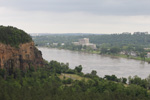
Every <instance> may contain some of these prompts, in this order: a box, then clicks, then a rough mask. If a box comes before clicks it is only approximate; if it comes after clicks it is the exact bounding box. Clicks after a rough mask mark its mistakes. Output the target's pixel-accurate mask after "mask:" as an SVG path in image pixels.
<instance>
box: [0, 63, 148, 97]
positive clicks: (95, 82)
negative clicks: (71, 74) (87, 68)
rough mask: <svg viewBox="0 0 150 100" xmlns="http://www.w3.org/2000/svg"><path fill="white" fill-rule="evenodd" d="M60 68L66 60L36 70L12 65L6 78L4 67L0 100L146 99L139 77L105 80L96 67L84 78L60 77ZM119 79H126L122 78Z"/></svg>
mask: <svg viewBox="0 0 150 100" xmlns="http://www.w3.org/2000/svg"><path fill="white" fill-rule="evenodd" d="M55 66H56V67H55ZM78 67H79V68H80V67H81V66H78ZM78 67H77V68H78ZM60 69H62V70H63V71H67V70H69V68H68V64H63V63H59V62H57V61H51V62H49V64H47V65H46V66H45V67H42V68H37V69H36V70H33V69H28V70H27V71H26V72H23V71H21V70H19V69H16V70H15V71H14V73H12V74H11V75H7V78H6V79H5V78H3V76H4V75H5V74H4V73H5V71H4V70H0V100H70V99H71V100H150V93H149V92H148V90H147V89H146V88H144V87H143V85H140V84H141V82H140V81H141V79H140V78H139V77H135V78H134V79H132V78H131V79H132V80H134V81H135V82H134V81H132V84H131V85H130V84H129V85H127V86H125V85H124V84H123V83H118V82H114V81H116V80H117V79H118V78H117V77H116V76H115V75H112V76H107V78H108V79H109V80H105V79H103V78H100V77H98V76H97V75H96V71H92V72H91V73H90V75H91V76H92V77H91V78H89V79H88V80H87V81H85V80H84V79H83V80H80V81H79V80H73V79H71V78H68V79H62V80H61V79H60V78H59V77H58V76H59V75H58V73H57V70H59V71H61V70H60ZM73 71H74V70H73ZM79 72H80V71H79ZM110 80H113V81H110ZM122 80H124V81H123V82H124V83H126V79H122ZM147 81H149V78H148V79H147ZM139 83H140V84H139Z"/></svg>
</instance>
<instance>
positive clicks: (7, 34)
mask: <svg viewBox="0 0 150 100" xmlns="http://www.w3.org/2000/svg"><path fill="white" fill-rule="evenodd" d="M31 41H32V38H31V36H30V35H28V34H27V33H26V32H24V31H23V30H20V29H17V28H15V27H12V26H7V27H6V26H0V42H1V43H4V44H7V45H11V46H13V47H18V45H19V44H21V43H27V42H31Z"/></svg>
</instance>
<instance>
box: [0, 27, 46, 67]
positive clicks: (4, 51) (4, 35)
mask: <svg viewBox="0 0 150 100" xmlns="http://www.w3.org/2000/svg"><path fill="white" fill-rule="evenodd" d="M11 41H12V42H13V43H12V42H11ZM43 64H44V61H43V58H42V54H41V52H40V51H39V50H38V49H37V48H36V47H35V46H34V42H33V41H32V39H31V37H30V36H29V35H27V34H26V33H25V32H23V31H21V30H19V29H17V28H13V27H4V26H1V27H0V68H1V69H6V70H9V69H11V70H13V69H16V68H19V69H21V70H25V69H27V68H30V67H31V66H33V67H34V68H37V67H38V66H39V67H41V66H43Z"/></svg>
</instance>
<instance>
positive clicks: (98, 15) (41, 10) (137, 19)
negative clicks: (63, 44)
mask: <svg viewBox="0 0 150 100" xmlns="http://www.w3.org/2000/svg"><path fill="white" fill-rule="evenodd" d="M0 25H5V26H8V25H10V26H15V27H18V28H20V29H23V30H25V31H26V32H28V33H122V32H135V31H144V32H145V31H148V32H150V0H0Z"/></svg>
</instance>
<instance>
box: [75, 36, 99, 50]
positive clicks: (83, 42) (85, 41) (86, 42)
mask: <svg viewBox="0 0 150 100" xmlns="http://www.w3.org/2000/svg"><path fill="white" fill-rule="evenodd" d="M72 44H74V45H82V47H83V46H88V47H90V48H92V49H97V48H96V44H93V43H90V42H89V38H82V39H79V42H72Z"/></svg>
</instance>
